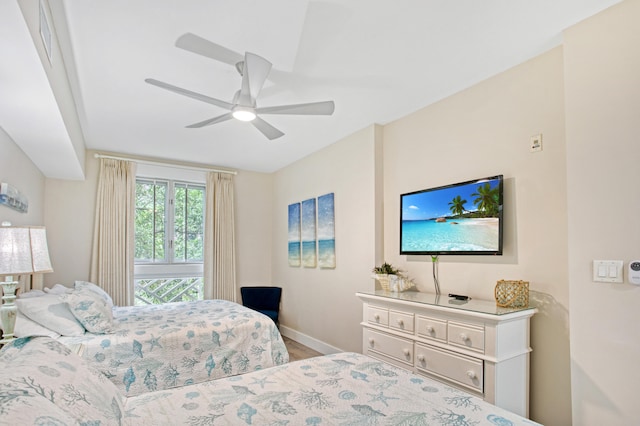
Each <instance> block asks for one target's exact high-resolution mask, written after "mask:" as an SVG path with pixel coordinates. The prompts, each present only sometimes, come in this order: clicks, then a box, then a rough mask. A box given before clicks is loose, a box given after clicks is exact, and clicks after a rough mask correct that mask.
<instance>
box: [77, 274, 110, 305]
mask: <svg viewBox="0 0 640 426" xmlns="http://www.w3.org/2000/svg"><path fill="white" fill-rule="evenodd" d="M75 289H76V290H91V291H92V292H94V293H96V294H97V295H99V296H100V297H102V298H103V299H104V300H105V302H107V303H108V304H109V305H111V307H112V308H113V299H112V298H111V296H109V293H107V292H106V291H104V290H103V289H101V288H100V287H98V286H97V285H95V284H94V283H90V282H88V281H76V283H75Z"/></svg>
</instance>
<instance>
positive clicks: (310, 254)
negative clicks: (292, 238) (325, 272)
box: [301, 198, 317, 268]
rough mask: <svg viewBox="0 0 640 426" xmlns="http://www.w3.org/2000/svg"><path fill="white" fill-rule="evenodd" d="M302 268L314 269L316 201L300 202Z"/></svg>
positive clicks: (315, 259) (313, 199) (312, 199)
mask: <svg viewBox="0 0 640 426" xmlns="http://www.w3.org/2000/svg"><path fill="white" fill-rule="evenodd" d="M301 216H302V223H301V230H302V266H304V267H305V268H315V267H316V263H317V257H316V199H315V198H311V199H309V200H305V201H303V202H302V212H301Z"/></svg>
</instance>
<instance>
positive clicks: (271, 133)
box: [251, 117, 284, 140]
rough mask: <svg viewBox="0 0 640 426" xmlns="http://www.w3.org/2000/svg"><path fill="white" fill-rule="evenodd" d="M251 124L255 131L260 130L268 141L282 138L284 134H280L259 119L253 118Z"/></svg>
mask: <svg viewBox="0 0 640 426" xmlns="http://www.w3.org/2000/svg"><path fill="white" fill-rule="evenodd" d="M251 124H253V126H254V127H255V128H256V129H258V130H260V131H261V132H262V134H263V135H265V136H266V137H267V139H269V140H274V139H277V138H279V137H280V136H284V133H282V132H281V131H280V130H278V129H276V128H275V127H273V126H272V125H271V124H269V123H267V122H266V121H264V120H263V119H262V118H260V117H256V118H254V119H253V121H251Z"/></svg>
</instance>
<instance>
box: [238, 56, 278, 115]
mask: <svg viewBox="0 0 640 426" xmlns="http://www.w3.org/2000/svg"><path fill="white" fill-rule="evenodd" d="M269 71H271V62H269V61H267V60H266V59H264V58H263V57H262V56H258V55H256V54H255V53H251V52H247V53H245V55H244V63H243V66H242V86H241V88H240V95H239V97H238V99H237V102H238V103H239V104H240V105H244V106H251V107H253V106H255V103H256V98H257V97H258V94H259V93H260V90H261V89H262V86H263V85H264V82H265V80H266V79H267V76H268V75H269Z"/></svg>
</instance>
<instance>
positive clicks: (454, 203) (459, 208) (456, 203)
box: [449, 195, 467, 216]
mask: <svg viewBox="0 0 640 426" xmlns="http://www.w3.org/2000/svg"><path fill="white" fill-rule="evenodd" d="M466 202H467V200H463V199H462V198H461V197H460V196H459V195H456V196H455V198H454V199H453V200H451V202H450V203H449V206H451V207H449V210H451V213H453V214H454V215H455V216H460V215H461V214H463V213H464V212H465V208H464V205H465V203H466Z"/></svg>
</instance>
